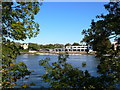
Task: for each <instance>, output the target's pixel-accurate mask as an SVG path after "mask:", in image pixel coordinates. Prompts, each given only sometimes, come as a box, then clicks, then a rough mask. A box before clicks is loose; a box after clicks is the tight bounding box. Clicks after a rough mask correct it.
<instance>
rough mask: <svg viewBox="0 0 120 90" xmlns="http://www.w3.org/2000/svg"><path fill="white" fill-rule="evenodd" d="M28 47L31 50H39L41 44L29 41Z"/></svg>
mask: <svg viewBox="0 0 120 90" xmlns="http://www.w3.org/2000/svg"><path fill="white" fill-rule="evenodd" d="M28 49H29V50H39V49H40V46H39V45H38V44H35V43H29V45H28Z"/></svg>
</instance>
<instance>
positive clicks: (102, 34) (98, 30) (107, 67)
mask: <svg viewBox="0 0 120 90" xmlns="http://www.w3.org/2000/svg"><path fill="white" fill-rule="evenodd" d="M104 7H105V9H106V10H107V11H108V12H109V13H108V14H107V15H100V16H97V18H100V20H98V21H96V22H94V21H92V23H91V27H90V28H89V29H88V30H83V32H82V33H83V34H84V35H85V37H84V39H83V41H85V42H87V43H89V44H92V45H93V46H94V49H95V50H96V51H97V56H99V58H100V65H98V69H99V70H98V72H99V73H101V74H102V75H103V76H104V75H106V76H107V77H111V78H112V79H113V81H111V83H114V84H116V83H117V84H118V83H119V84H120V80H119V78H120V77H119V76H120V73H119V72H120V71H119V70H120V67H119V66H120V63H119V62H118V61H119V60H120V57H119V55H120V51H119V50H118V51H117V52H116V51H114V50H112V49H111V47H112V46H111V44H110V39H111V38H114V39H115V38H117V42H118V44H120V43H119V38H120V28H119V26H120V23H119V22H120V2H110V3H108V4H106V5H104ZM105 54H108V56H104V55H105Z"/></svg>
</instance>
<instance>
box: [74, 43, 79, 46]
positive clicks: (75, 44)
mask: <svg viewBox="0 0 120 90" xmlns="http://www.w3.org/2000/svg"><path fill="white" fill-rule="evenodd" d="M79 45H80V44H79V43H73V44H72V46H79Z"/></svg>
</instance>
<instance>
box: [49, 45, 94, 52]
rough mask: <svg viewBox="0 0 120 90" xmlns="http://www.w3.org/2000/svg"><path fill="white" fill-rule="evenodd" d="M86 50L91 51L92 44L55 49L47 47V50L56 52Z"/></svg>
mask: <svg viewBox="0 0 120 90" xmlns="http://www.w3.org/2000/svg"><path fill="white" fill-rule="evenodd" d="M87 49H88V51H89V52H92V51H93V49H92V46H90V45H89V46H86V45H80V46H66V47H65V48H55V49H49V51H56V52H59V51H68V52H69V51H79V52H84V51H87Z"/></svg>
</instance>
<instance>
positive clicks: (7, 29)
mask: <svg viewBox="0 0 120 90" xmlns="http://www.w3.org/2000/svg"><path fill="white" fill-rule="evenodd" d="M2 7H3V8H2V34H3V37H2V41H3V43H2V70H1V71H2V75H3V76H2V88H13V86H14V85H15V81H16V80H17V79H19V78H21V77H24V76H25V75H27V74H30V71H28V70H27V67H26V65H25V64H24V63H18V64H15V59H16V56H17V55H18V54H19V49H18V48H17V47H16V45H15V43H14V42H13V41H10V40H24V39H26V38H31V37H35V36H36V35H37V34H38V32H39V30H40V29H39V24H38V23H35V22H34V15H36V14H37V13H38V11H39V10H40V3H39V2H2Z"/></svg>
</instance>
